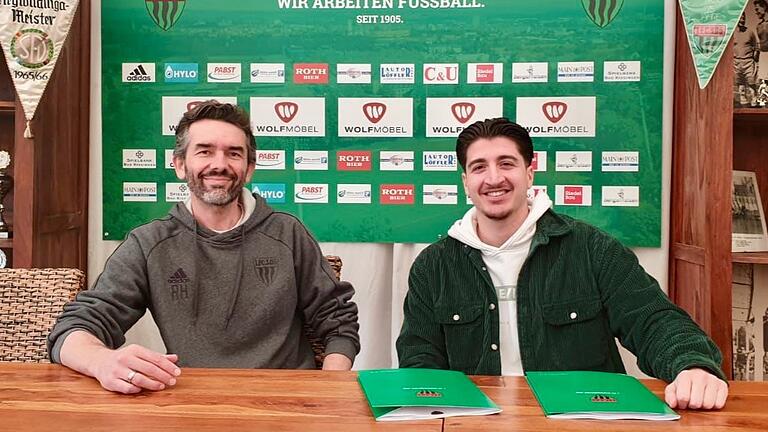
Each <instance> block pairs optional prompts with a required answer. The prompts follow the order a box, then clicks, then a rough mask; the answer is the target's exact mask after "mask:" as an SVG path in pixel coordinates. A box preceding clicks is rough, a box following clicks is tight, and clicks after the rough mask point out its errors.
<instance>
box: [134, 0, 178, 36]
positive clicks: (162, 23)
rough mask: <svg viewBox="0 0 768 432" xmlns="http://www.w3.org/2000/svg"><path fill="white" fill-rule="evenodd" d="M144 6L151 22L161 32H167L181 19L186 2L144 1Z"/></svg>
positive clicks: (166, 0) (175, 0) (176, 0)
mask: <svg viewBox="0 0 768 432" xmlns="http://www.w3.org/2000/svg"><path fill="white" fill-rule="evenodd" d="M144 4H145V5H146V7H147V13H148V14H149V16H150V18H152V21H154V22H155V24H156V25H157V26H158V27H160V28H161V29H163V31H168V30H170V29H171V27H173V26H174V25H175V24H176V22H177V21H178V20H179V18H180V17H181V13H182V12H183V11H184V6H185V5H186V4H187V0H144Z"/></svg>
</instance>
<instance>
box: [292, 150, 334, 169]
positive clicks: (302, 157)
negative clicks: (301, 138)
mask: <svg viewBox="0 0 768 432" xmlns="http://www.w3.org/2000/svg"><path fill="white" fill-rule="evenodd" d="M293 169H295V170H297V171H302V170H303V171H327V170H328V152H327V151H325V150H296V151H295V152H293Z"/></svg>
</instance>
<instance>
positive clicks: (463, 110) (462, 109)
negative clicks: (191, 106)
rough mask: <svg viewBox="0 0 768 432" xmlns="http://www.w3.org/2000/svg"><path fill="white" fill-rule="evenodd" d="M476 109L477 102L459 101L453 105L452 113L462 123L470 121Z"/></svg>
mask: <svg viewBox="0 0 768 432" xmlns="http://www.w3.org/2000/svg"><path fill="white" fill-rule="evenodd" d="M475 109H476V107H475V104H473V103H469V102H458V103H455V104H453V105H451V113H452V114H453V116H454V117H455V118H456V120H458V121H459V123H461V124H464V123H466V122H468V121H469V119H471V118H472V115H473V114H475Z"/></svg>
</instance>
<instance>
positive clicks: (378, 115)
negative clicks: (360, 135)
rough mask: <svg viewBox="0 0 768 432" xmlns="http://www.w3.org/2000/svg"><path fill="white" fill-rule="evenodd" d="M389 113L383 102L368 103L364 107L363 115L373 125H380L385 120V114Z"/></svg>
mask: <svg viewBox="0 0 768 432" xmlns="http://www.w3.org/2000/svg"><path fill="white" fill-rule="evenodd" d="M386 112H387V106H386V105H384V104H383V103H381V102H368V103H367V104H365V105H363V114H365V118H367V119H368V121H370V122H371V123H374V124H376V123H378V122H379V121H381V119H383V118H384V114H385V113H386Z"/></svg>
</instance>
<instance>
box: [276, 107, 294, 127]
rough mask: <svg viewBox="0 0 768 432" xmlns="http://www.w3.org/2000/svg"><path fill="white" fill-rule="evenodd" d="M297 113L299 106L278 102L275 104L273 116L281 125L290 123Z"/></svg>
mask: <svg viewBox="0 0 768 432" xmlns="http://www.w3.org/2000/svg"><path fill="white" fill-rule="evenodd" d="M298 112H299V104H297V103H295V102H278V103H276V104H275V114H277V117H278V118H279V119H280V120H282V122H283V123H290V122H291V120H293V118H294V117H296V114H297V113H298Z"/></svg>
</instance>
